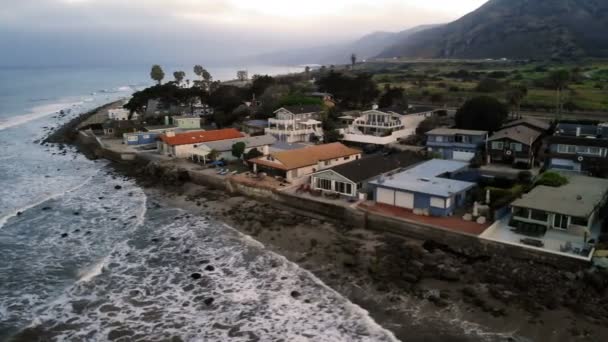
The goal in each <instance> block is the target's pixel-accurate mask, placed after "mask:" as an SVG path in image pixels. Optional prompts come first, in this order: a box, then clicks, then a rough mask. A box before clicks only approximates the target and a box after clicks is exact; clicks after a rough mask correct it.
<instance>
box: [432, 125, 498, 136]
mask: <svg viewBox="0 0 608 342" xmlns="http://www.w3.org/2000/svg"><path fill="white" fill-rule="evenodd" d="M426 134H427V135H456V134H462V135H485V134H488V132H486V131H476V130H472V129H457V128H447V127H439V128H435V129H433V130H430V131H428V132H426Z"/></svg>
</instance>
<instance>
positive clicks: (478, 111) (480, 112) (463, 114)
mask: <svg viewBox="0 0 608 342" xmlns="http://www.w3.org/2000/svg"><path fill="white" fill-rule="evenodd" d="M508 115H509V109H508V108H507V106H506V105H504V104H503V103H501V102H500V101H498V100H497V99H495V98H493V97H490V96H480V97H476V98H473V99H470V100H468V101H467V102H465V103H464V104H463V105H462V107H460V108H459V109H458V111H457V112H456V117H455V120H456V127H457V128H460V129H475V130H483V131H490V132H494V131H497V130H498V129H500V127H501V126H502V125H503V123H504V122H505V120H506V119H507V117H508Z"/></svg>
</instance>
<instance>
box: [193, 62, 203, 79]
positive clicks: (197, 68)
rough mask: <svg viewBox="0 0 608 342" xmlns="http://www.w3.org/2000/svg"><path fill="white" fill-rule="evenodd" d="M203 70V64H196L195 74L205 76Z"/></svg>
mask: <svg viewBox="0 0 608 342" xmlns="http://www.w3.org/2000/svg"><path fill="white" fill-rule="evenodd" d="M203 70H205V69H204V68H203V67H202V66H201V65H198V64H197V65H195V66H194V74H195V75H196V76H198V77H201V78H202V77H203Z"/></svg>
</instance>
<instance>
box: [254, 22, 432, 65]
mask: <svg viewBox="0 0 608 342" xmlns="http://www.w3.org/2000/svg"><path fill="white" fill-rule="evenodd" d="M436 26H437V25H421V26H416V27H413V28H411V29H407V30H404V31H400V32H374V33H370V34H368V35H365V36H363V37H361V38H359V39H357V40H356V41H353V42H346V43H342V44H335V45H327V46H317V47H307V48H299V49H290V50H284V51H275V52H272V53H266V54H263V55H258V56H254V57H252V58H250V59H253V60H254V61H259V62H265V63H275V64H348V63H350V56H351V54H353V53H355V54H356V55H357V59H358V60H360V61H361V60H364V59H369V58H372V57H375V56H377V55H378V54H379V53H381V52H382V51H383V50H385V49H386V48H388V47H389V46H392V45H394V44H396V43H397V42H399V41H402V40H404V39H407V37H409V36H411V35H412V34H415V33H417V32H420V31H422V30H425V29H428V28H432V27H436Z"/></svg>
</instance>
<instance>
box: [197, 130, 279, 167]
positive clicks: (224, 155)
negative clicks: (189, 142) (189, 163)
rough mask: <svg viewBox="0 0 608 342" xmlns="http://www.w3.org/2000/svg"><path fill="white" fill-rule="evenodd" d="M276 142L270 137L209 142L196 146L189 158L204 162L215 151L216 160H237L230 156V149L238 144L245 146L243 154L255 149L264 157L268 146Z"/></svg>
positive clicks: (267, 152) (267, 151) (268, 151)
mask: <svg viewBox="0 0 608 342" xmlns="http://www.w3.org/2000/svg"><path fill="white" fill-rule="evenodd" d="M276 141H277V140H276V139H275V137H273V136H272V135H260V136H255V137H242V138H236V139H226V140H217V141H210V142H205V143H201V144H198V145H197V146H196V147H195V148H194V149H193V151H192V156H191V157H192V159H194V160H197V161H204V160H206V159H207V156H208V155H209V154H210V153H211V151H215V152H216V153H217V157H216V159H224V160H237V157H235V156H234V155H233V154H232V147H233V146H234V145H235V144H238V143H243V144H245V151H244V154H247V153H249V152H250V151H251V150H253V149H256V150H258V152H260V153H261V154H262V155H264V156H266V155H268V154H269V153H270V146H271V145H273V144H274V143H275V142H276Z"/></svg>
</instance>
